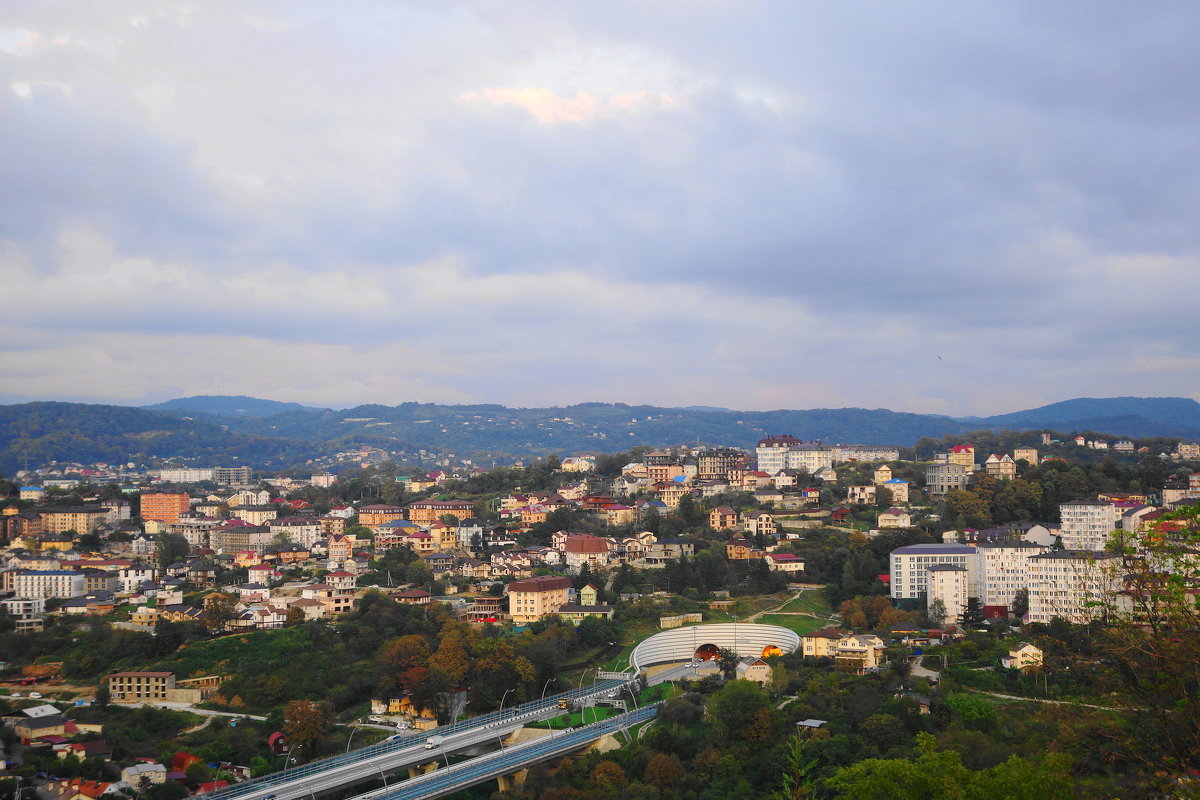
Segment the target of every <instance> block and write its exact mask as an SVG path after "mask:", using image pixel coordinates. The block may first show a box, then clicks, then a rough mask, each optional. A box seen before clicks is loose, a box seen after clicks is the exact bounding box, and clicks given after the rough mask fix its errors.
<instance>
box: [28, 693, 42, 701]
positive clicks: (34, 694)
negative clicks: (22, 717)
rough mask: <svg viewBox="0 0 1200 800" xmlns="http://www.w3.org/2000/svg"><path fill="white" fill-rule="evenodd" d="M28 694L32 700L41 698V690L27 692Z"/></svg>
mask: <svg viewBox="0 0 1200 800" xmlns="http://www.w3.org/2000/svg"><path fill="white" fill-rule="evenodd" d="M29 696H30V697H32V698H33V699H34V700H41V699H42V693H41V692H30V693H29Z"/></svg>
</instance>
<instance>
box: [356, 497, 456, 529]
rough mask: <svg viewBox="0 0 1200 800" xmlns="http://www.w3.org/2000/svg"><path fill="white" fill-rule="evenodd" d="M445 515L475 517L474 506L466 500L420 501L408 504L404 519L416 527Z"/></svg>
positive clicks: (428, 523) (431, 522) (430, 523)
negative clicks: (413, 523)
mask: <svg viewBox="0 0 1200 800" xmlns="http://www.w3.org/2000/svg"><path fill="white" fill-rule="evenodd" d="M447 514H449V515H451V516H454V517H457V518H458V519H460V520H462V519H467V518H468V517H473V516H475V506H474V504H472V503H470V502H468V501H466V500H420V501H418V502H416V503H409V504H408V514H407V517H406V518H407V519H408V520H410V521H412V522H415V523H416V524H417V525H432V524H433V523H435V522H437V521H438V520H439V519H441V518H442V517H444V516H446V515H447ZM360 516H361V511H360ZM402 516H404V515H402Z"/></svg>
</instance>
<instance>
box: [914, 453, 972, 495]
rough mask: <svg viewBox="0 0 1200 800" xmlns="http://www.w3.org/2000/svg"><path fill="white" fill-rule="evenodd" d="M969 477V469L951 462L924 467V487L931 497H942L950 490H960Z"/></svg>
mask: <svg viewBox="0 0 1200 800" xmlns="http://www.w3.org/2000/svg"><path fill="white" fill-rule="evenodd" d="M970 477H971V469H970V468H969V467H964V466H963V465H962V464H955V463H951V462H943V463H934V464H930V465H929V466H927V467H925V487H926V488H927V489H928V490H929V494H930V495H932V496H933V497H944V496H945V494H946V493H947V492H949V491H950V490H952V489H962V488H964V487H965V486H966V485H967V481H968V480H969V479H970Z"/></svg>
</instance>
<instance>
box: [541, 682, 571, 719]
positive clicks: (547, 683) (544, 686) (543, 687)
mask: <svg viewBox="0 0 1200 800" xmlns="http://www.w3.org/2000/svg"><path fill="white" fill-rule="evenodd" d="M556 680H558V676H557V675H554V676H552V677H549V678H547V679H546V683H545V685H543V686H542V699H543V700H545V699H546V690H547V689H549V688H550V684H551V683H552V682H553V681H556ZM567 713H570V712H569V711H568V712H567ZM568 721H569V720H568ZM546 722H547V723H549V725H550V730H554V717H550V718H549V719H548V720H546ZM563 727H564V728H565V727H566V725H564V726H563Z"/></svg>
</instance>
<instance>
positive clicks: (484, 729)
mask: <svg viewBox="0 0 1200 800" xmlns="http://www.w3.org/2000/svg"><path fill="white" fill-rule="evenodd" d="M657 677H658V676H656V678H657ZM668 680H669V678H668ZM654 682H658V681H654ZM627 683H628V681H621V680H606V681H600V682H598V683H595V684H593V685H591V686H587V687H584V688H582V689H575V690H572V691H569V692H563V693H562V694H558V695H554V696H552V697H547V698H545V699H542V700H534V701H532V702H529V703H525V704H524V705H521V706H516V707H514V708H507V709H505V710H504V711H494V712H492V713H490V714H484V715H482V716H478V717H474V718H472V719H469V720H463V721H461V722H455V723H452V724H450V725H443V726H441V727H439V728H436V729H434V730H432V731H423V732H418V733H416V734H414V735H412V736H407V737H404V738H402V739H395V740H392V739H389V740H387V741H384V742H380V743H378V744H373V745H369V746H367V747H363V748H360V749H358V750H352V751H351V752H349V753H343V754H341V755H337V756H333V757H331V758H326V759H322V760H320V761H314V762H312V763H309V764H303V765H300V766H297V767H293V768H291V769H286V770H284V771H283V772H277V773H275V774H273V775H265V776H263V777H261V778H255V779H253V780H250V781H246V782H244V783H239V784H235V785H233V786H230V787H227V788H225V789H218V790H217V791H215V792H210V793H208V794H207V795H204V797H205V800H261V798H264V797H272V800H299V798H302V797H307V796H309V795H315V794H317V793H319V792H324V791H330V790H333V789H337V788H340V787H343V786H348V785H350V784H354V783H358V782H360V781H363V780H367V779H370V778H371V777H372V776H375V775H379V776H383V775H385V774H389V773H392V772H395V771H397V770H402V769H405V768H406V767H410V766H416V765H419V764H424V763H427V762H429V761H430V760H433V759H434V758H436V756H434V757H433V758H431V754H430V752H429V751H428V750H427V749H426V747H425V745H426V743H427V741H428V740H429V739H430V737H436V740H437V741H438V742H441V743H443V746H444V747H445V748H447V749H449V750H450V752H455V751H458V750H464V749H469V748H471V747H475V746H477V745H481V744H485V743H488V742H491V741H493V740H497V739H500V738H502V737H504V736H507V735H508V734H509V733H511V732H512V731H514V730H517V729H518V728H521V727H523V726H525V725H527V724H529V723H531V722H538V721H541V720H544V719H550V718H551V717H556V716H559V715H561V714H562V713H563V712H562V710H561V709H559V707H558V702H559V700H561V699H566V700H572V701H576V702H579V701H586V700H592V699H601V698H609V697H614V696H616V695H619V694H620V693H621V692H622V691H623V689H624V686H625V685H626V684H627ZM439 752H440V751H439Z"/></svg>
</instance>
